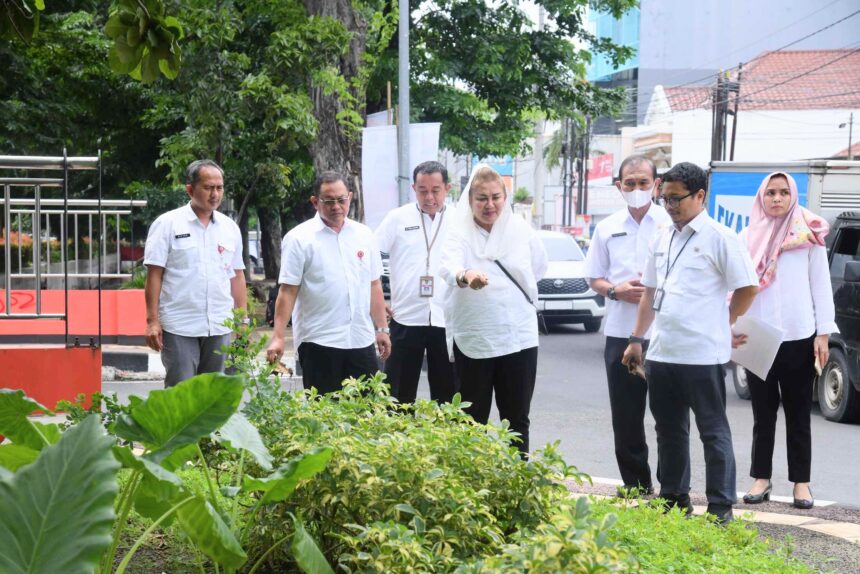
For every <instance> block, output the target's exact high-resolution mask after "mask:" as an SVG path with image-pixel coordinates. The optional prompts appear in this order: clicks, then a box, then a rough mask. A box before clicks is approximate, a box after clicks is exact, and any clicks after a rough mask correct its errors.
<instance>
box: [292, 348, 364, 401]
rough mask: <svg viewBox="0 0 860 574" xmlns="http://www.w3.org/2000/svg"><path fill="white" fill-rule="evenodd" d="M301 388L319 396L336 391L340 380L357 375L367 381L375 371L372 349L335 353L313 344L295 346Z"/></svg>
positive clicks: (341, 385)
mask: <svg viewBox="0 0 860 574" xmlns="http://www.w3.org/2000/svg"><path fill="white" fill-rule="evenodd" d="M298 350H299V363H300V364H301V366H302V384H303V385H304V387H305V389H310V388H311V387H314V388H316V390H317V391H319V393H320V394H326V393H331V392H334V391H339V390H340V389H341V388H343V380H344V379H348V378H350V377H354V378H356V379H357V378H358V377H360V376H361V375H366V376H368V377H371V376H373V375H375V374H376V371H378V370H379V361H378V360H377V358H376V349H375V348H374V345H368V346H367V347H362V348H359V349H336V348H334V347H324V346H323V345H317V344H316V343H302V344H301V345H299V349H298Z"/></svg>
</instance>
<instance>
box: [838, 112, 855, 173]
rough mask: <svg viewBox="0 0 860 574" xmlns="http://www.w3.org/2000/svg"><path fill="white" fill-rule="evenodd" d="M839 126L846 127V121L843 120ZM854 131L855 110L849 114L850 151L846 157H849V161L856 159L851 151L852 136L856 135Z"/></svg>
mask: <svg viewBox="0 0 860 574" xmlns="http://www.w3.org/2000/svg"><path fill="white" fill-rule="evenodd" d="M839 127H840V128H844V127H845V123H844V122H843V123H841V124H839ZM853 131H854V112H851V115H849V116H848V151H847V152H846V153H845V157H847V158H848V161H851V160H852V159H854V154H853V153H851V143H852V136H853V135H854V134H853Z"/></svg>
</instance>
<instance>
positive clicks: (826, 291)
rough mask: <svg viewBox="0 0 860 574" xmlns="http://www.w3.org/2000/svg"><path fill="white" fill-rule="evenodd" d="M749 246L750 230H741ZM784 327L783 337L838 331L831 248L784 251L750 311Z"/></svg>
mask: <svg viewBox="0 0 860 574" xmlns="http://www.w3.org/2000/svg"><path fill="white" fill-rule="evenodd" d="M741 241H742V242H743V244H744V247H746V246H747V230H746V229H745V230H744V231H742V232H741ZM746 314H747V315H749V316H750V317H756V318H758V319H761V320H762V321H765V322H766V323H768V324H769V325H772V326H774V327H776V328H778V329H781V330H782V340H783V341H797V340H800V339H806V338H807V337H811V336H812V335H813V334H818V335H825V334H830V333H838V332H839V329H838V328H837V327H836V319H835V317H836V312H835V309H834V306H833V287H832V285H831V283H830V268H829V266H828V265H827V250H826V249H825V248H824V247H823V246H821V245H814V246H812V247H810V248H809V249H793V250H791V251H785V252H783V253H781V254H780V256H779V259H778V260H777V265H776V277H775V278H774V280H773V282H772V283H771V284H770V285H768V286H767V287H766V288H765V289H762V290H760V291H759V293H758V295H756V298H755V300H754V301H753V304H752V306H750V309H749V311H747V312H746Z"/></svg>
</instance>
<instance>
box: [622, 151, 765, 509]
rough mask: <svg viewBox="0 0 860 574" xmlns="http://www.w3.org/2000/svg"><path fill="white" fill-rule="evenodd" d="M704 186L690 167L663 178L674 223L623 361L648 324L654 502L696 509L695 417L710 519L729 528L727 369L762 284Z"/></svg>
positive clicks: (652, 261) (651, 263)
mask: <svg viewBox="0 0 860 574" xmlns="http://www.w3.org/2000/svg"><path fill="white" fill-rule="evenodd" d="M706 186H707V175H706V174H705V172H704V170H702V169H701V168H699V167H697V166H695V165H693V164H691V163H686V162H685V163H680V164H678V165H676V166H674V167H673V168H672V169H670V170H669V171H667V172H666V173H665V174H663V202H664V205H665V207H666V211H667V212H668V213H669V217H671V218H672V222H673V224H674V225H673V227H671V228H668V229H666V230H664V231H663V232H661V233H660V234H659V235H658V236H657V238H656V240H655V242H654V245H653V247H652V250H651V253H650V255H649V257H648V262H647V264H646V266H645V273H644V275H643V276H642V284H643V285H644V286H645V292H644V294H643V295H642V298H641V300H640V302H639V309H638V315H637V319H636V327H635V328H634V329H633V334H632V335H631V336H630V344H629V345H628V347H627V349H626V350H625V351H624V359H623V363H624V364H625V365H630V364H631V363H632V364H641V362H642V355H643V351H642V344H643V343H644V341H645V339H644V337H645V334H646V332H647V331H648V328H649V327H650V326H651V323H652V322H653V323H654V332H653V333H652V337H651V346H650V348H649V350H648V360H647V362H646V363H645V373H646V376H647V379H648V390H649V392H650V403H649V404H650V407H651V414H653V415H654V420H655V422H656V423H657V424H656V428H657V454H658V461H659V472H658V477H657V478H658V480H659V481H660V496H661V497H662V498H664V499H666V501H667V504H668V506H670V507H671V506H678V507H680V508H682V509H683V510H684V511H685V512H691V511H692V506H691V504H690V495H689V492H690V410H691V409H692V411H693V413H694V414H695V416H696V426H697V427H698V429H699V436H700V438H701V440H702V444H703V446H704V450H705V475H706V486H705V494H706V495H707V498H708V512H709V513H711V514H713V515H714V516H716V518H717V520H718V521H719V522H721V523H726V522H728V521H730V520H731V519H732V505H733V504H734V503H735V501H736V499H737V489H736V485H735V478H736V477H735V474H736V472H735V457H734V452H733V450H732V434H731V429H730V428H729V422H728V419H727V418H726V387H725V371H724V369H723V365H724V364H725V363H727V362H728V361H729V358H730V356H731V349H732V346H733V345H737V344H739V343H740V342H741V339H742V336H737V337H734V336H733V334H732V331H731V325H732V324H734V322H735V320H736V319H737V318H738V317H739V316H740V315H743V314H744V313H745V312H746V311H747V309H749V307H750V305H751V304H752V301H753V299H754V297H755V295H756V293H757V292H758V276H757V275H756V273H755V269H754V268H753V265H752V262H751V261H750V257H749V254H748V252H747V250H746V249H745V248H744V247H743V245H742V244H741V242H740V239H739V238H738V236H737V235H735V234H734V233H733V232H732V231H731V230H730V229H728V228H727V227H725V226H723V225H721V224H719V223H717V222H715V221H714V220H713V219H711V218H710V217H708V214H707V212H706V211H705V209H704V203H705V188H706ZM732 291H734V293H733V294H732V297H731V302H730V303H729V304H728V305H726V297H727V296H728V294H729V293H730V292H732Z"/></svg>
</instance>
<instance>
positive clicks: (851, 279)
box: [843, 261, 860, 283]
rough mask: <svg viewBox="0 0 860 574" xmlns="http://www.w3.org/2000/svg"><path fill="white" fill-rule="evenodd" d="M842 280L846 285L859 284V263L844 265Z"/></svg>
mask: <svg viewBox="0 0 860 574" xmlns="http://www.w3.org/2000/svg"><path fill="white" fill-rule="evenodd" d="M843 279H844V280H845V282H846V283H860V261H848V262H847V263H846V264H845V275H844V276H843Z"/></svg>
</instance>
